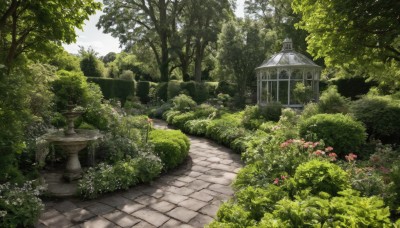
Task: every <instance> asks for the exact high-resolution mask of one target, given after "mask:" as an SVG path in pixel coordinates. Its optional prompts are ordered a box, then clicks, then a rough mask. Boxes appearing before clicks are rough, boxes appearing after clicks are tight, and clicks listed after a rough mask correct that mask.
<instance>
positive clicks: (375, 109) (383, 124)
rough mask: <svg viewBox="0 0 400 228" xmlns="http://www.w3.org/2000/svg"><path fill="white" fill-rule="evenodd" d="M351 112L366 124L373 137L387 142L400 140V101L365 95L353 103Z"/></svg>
mask: <svg viewBox="0 0 400 228" xmlns="http://www.w3.org/2000/svg"><path fill="white" fill-rule="evenodd" d="M351 112H352V113H353V114H354V116H355V117H356V118H357V119H358V120H360V121H361V122H363V123H364V124H365V125H366V127H367V132H368V134H369V135H370V136H371V137H372V138H376V139H380V140H382V141H383V142H385V143H396V142H399V141H400V101H398V100H393V99H391V98H390V97H380V96H364V97H363V98H361V99H360V100H358V101H355V102H353V103H352V105H351Z"/></svg>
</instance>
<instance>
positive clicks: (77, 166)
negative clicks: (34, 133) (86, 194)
mask: <svg viewBox="0 0 400 228" xmlns="http://www.w3.org/2000/svg"><path fill="white" fill-rule="evenodd" d="M87 143H88V142H87V141H86V142H85V141H81V142H74V143H68V142H66V143H62V142H57V143H56V144H57V145H59V146H61V147H62V148H63V150H64V152H65V153H66V154H67V155H68V160H67V165H66V167H65V172H64V175H63V177H64V179H66V180H67V181H70V182H71V181H73V180H77V179H79V178H81V176H82V167H81V163H80V162H79V157H78V154H79V151H81V150H83V149H84V148H85V147H86V146H87Z"/></svg>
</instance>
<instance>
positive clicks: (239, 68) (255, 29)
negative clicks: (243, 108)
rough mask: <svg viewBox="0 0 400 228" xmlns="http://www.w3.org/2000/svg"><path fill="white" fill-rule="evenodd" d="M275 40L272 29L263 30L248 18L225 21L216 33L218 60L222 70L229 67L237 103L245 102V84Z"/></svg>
mask: <svg viewBox="0 0 400 228" xmlns="http://www.w3.org/2000/svg"><path fill="white" fill-rule="evenodd" d="M275 41H276V35H275V33H274V32H273V31H272V32H271V31H270V32H266V31H265V30H263V29H261V26H260V25H259V24H257V23H255V22H254V21H251V20H250V19H247V20H245V21H238V22H234V21H231V22H229V23H226V24H225V25H224V26H223V27H222V32H221V34H220V35H219V39H218V46H219V53H218V57H217V58H218V62H219V64H220V65H221V67H222V68H223V69H222V70H225V71H228V72H229V71H231V72H232V74H233V81H234V82H235V83H236V84H237V91H238V94H237V98H238V104H239V105H244V100H245V97H246V96H245V93H246V89H247V86H248V85H249V84H250V82H251V81H255V71H254V70H255V68H256V67H257V66H258V65H260V63H261V62H262V61H263V60H264V59H265V57H266V55H267V54H270V53H268V50H269V47H270V46H271V45H272V44H273V43H274V42H275Z"/></svg>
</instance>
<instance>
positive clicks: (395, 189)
mask: <svg viewBox="0 0 400 228" xmlns="http://www.w3.org/2000/svg"><path fill="white" fill-rule="evenodd" d="M390 170H391V172H390V174H389V177H390V180H391V182H392V185H391V186H390V189H389V190H390V191H391V192H392V193H394V194H395V196H394V199H392V200H391V202H390V207H391V208H393V209H398V208H396V207H398V206H399V203H400V162H399V160H397V161H395V163H394V164H393V165H392V167H391V169H390Z"/></svg>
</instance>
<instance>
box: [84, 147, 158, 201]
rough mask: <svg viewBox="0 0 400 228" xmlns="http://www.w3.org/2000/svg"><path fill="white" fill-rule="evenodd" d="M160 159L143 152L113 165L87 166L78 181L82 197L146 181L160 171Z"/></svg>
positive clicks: (92, 196)
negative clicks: (87, 168)
mask: <svg viewBox="0 0 400 228" xmlns="http://www.w3.org/2000/svg"><path fill="white" fill-rule="evenodd" d="M161 170H162V164H161V162H160V159H159V158H158V157H156V156H154V155H153V154H152V153H148V152H145V153H143V154H141V155H139V156H138V157H135V158H132V159H127V160H124V161H119V162H117V163H116V164H115V165H113V166H112V165H106V164H104V163H101V164H99V165H97V166H96V167H94V168H89V170H88V171H87V172H85V173H84V175H83V177H82V179H81V180H80V181H79V183H78V190H79V193H80V195H81V197H82V198H86V199H94V198H96V197H98V196H100V195H101V194H104V193H107V192H113V191H115V190H118V189H127V188H129V187H131V186H133V185H136V184H137V183H139V182H148V181H150V180H152V179H154V178H155V177H156V176H158V175H159V174H160V173H161Z"/></svg>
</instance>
